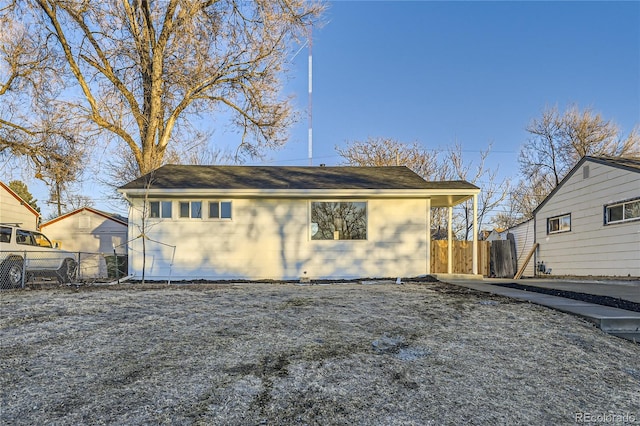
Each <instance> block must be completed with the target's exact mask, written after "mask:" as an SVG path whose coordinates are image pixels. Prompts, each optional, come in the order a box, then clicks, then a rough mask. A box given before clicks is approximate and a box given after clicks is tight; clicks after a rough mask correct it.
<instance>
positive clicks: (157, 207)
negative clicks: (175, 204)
mask: <svg viewBox="0 0 640 426" xmlns="http://www.w3.org/2000/svg"><path fill="white" fill-rule="evenodd" d="M149 217H152V218H171V201H151V202H149Z"/></svg>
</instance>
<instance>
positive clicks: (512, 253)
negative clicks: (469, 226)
mask: <svg viewBox="0 0 640 426" xmlns="http://www.w3.org/2000/svg"><path fill="white" fill-rule="evenodd" d="M517 269H518V260H517V258H516V241H515V239H514V237H513V234H507V239H506V240H496V241H491V272H492V274H491V276H494V277H496V278H513V276H514V275H515V274H516V271H517Z"/></svg>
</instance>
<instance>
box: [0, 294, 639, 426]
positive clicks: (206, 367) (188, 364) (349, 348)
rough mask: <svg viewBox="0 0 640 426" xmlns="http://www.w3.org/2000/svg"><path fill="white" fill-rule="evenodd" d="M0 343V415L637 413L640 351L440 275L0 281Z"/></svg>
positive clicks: (146, 418)
mask: <svg viewBox="0 0 640 426" xmlns="http://www.w3.org/2000/svg"><path fill="white" fill-rule="evenodd" d="M0 339H1V344H0V423H1V424H7V425H9V424H11V425H14V424H17V425H20V424H22V425H34V424H58V425H76V424H119V425H125V424H154V425H155V424H161V425H162V424H172V425H173V424H176V425H182V424H187V425H190V424H196V425H217V424H220V425H283V424H309V425H314V424H321V425H331V424H337V425H343V424H359V425H394V424H398V425H400V424H401V425H429V424H434V425H441V424H451V425H454V424H455V425H457V424H477V425H487V424H540V425H542V424H548V425H552V424H553V425H557V424H573V423H574V422H575V421H576V420H580V419H582V420H583V421H584V420H585V419H592V420H593V419H595V420H598V419H600V420H602V421H603V422H607V423H608V424H615V423H616V422H618V423H623V422H625V421H626V422H627V423H640V345H638V344H634V343H632V342H629V341H626V340H622V339H619V338H616V337H612V336H609V335H606V334H604V333H602V332H601V331H600V330H598V329H597V328H595V327H594V326H592V325H591V324H589V323H587V322H585V321H583V320H581V319H578V318H576V317H573V316H571V315H568V314H563V313H559V312H556V311H553V310H549V309H547V308H544V307H540V306H536V305H531V304H528V303H523V302H518V301H514V300H510V299H505V298H501V297H497V296H490V295H486V294H483V293H476V292H474V291H471V290H467V289H462V288H459V287H456V286H451V285H448V284H443V283H425V284H417V283H412V284H404V285H395V284H391V283H387V284H374V285H360V284H333V285H313V286H298V285H294V284H243V285H229V284H225V285H219V284H218V285H172V286H166V285H165V286H160V285H155V286H149V285H148V286H146V287H145V288H142V287H141V286H140V285H122V286H119V287H99V288H98V287H86V288H80V289H79V290H76V289H71V288H58V289H49V290H30V291H29V290H27V291H4V292H1V293H0ZM607 420H608V421H607Z"/></svg>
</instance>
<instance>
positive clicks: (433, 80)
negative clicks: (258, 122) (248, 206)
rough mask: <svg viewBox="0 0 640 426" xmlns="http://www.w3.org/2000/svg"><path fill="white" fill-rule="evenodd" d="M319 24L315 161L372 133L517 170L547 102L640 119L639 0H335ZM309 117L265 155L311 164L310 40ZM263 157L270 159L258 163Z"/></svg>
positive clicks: (302, 57)
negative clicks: (484, 153) (454, 148)
mask: <svg viewBox="0 0 640 426" xmlns="http://www.w3.org/2000/svg"><path fill="white" fill-rule="evenodd" d="M325 21H326V24H325V25H324V26H323V27H322V28H320V29H316V30H315V31H314V36H313V157H314V160H313V164H314V165H317V164H319V163H325V164H327V165H335V164H339V163H340V162H341V161H342V159H341V158H340V157H339V156H338V154H337V153H336V151H335V146H336V145H340V146H343V145H344V144H345V142H346V141H355V140H366V139H367V138H368V137H370V136H371V137H388V138H393V139H396V140H399V141H401V142H407V143H413V142H418V143H419V144H421V145H422V146H424V148H425V149H446V148H447V146H450V145H451V144H453V143H455V142H459V143H460V144H461V145H462V147H463V150H464V154H465V159H466V160H467V161H474V160H476V159H477V158H478V153H479V151H480V150H484V149H486V147H487V146H488V144H489V143H492V144H493V145H492V155H491V156H490V157H489V160H490V162H489V164H490V165H499V166H500V170H501V174H502V175H504V176H513V177H515V176H516V175H517V173H518V167H517V156H518V151H519V149H520V146H521V145H522V144H523V143H524V142H525V141H526V140H527V137H528V136H527V133H526V132H525V130H524V128H525V126H526V125H527V124H528V123H529V121H530V120H531V119H532V118H534V117H538V116H539V115H540V113H541V112H542V110H543V109H545V107H550V106H554V105H557V106H558V107H559V108H560V109H561V110H564V109H565V107H567V106H568V105H571V104H574V103H575V104H577V105H578V106H579V107H580V108H585V107H592V108H593V109H594V110H595V111H599V112H601V113H602V115H603V116H604V117H605V118H607V119H612V120H614V121H616V122H617V123H618V124H619V125H620V127H621V128H622V130H623V132H624V133H625V134H627V133H628V132H629V131H631V129H632V128H633V127H634V126H635V125H637V124H639V123H640V30H639V28H640V3H638V2H610V1H607V2H604V1H603V2H546V1H538V2H517V1H509V2H484V1H482V2H454V1H444V2H431V1H336V2H332V3H330V7H329V9H328V11H327V14H326V16H325ZM292 76H293V77H294V80H293V81H292V82H291V83H290V84H289V86H287V89H290V90H291V91H292V92H293V93H294V94H295V95H296V96H297V101H296V102H297V105H298V108H299V110H300V111H301V112H302V116H301V118H302V120H301V121H300V122H299V123H298V125H297V126H296V127H295V128H294V129H293V131H292V134H291V141H290V142H289V143H288V144H287V145H286V146H285V148H283V149H282V150H280V151H278V152H275V153H273V154H271V155H269V158H268V161H266V162H265V163H266V164H277V165H298V164H300V165H306V164H308V154H307V120H306V115H305V114H306V110H307V51H306V50H304V51H302V52H300V53H299V54H298V56H296V58H295V60H294V67H293V75H292ZM263 164H264V163H263Z"/></svg>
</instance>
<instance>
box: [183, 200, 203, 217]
mask: <svg viewBox="0 0 640 426" xmlns="http://www.w3.org/2000/svg"><path fill="white" fill-rule="evenodd" d="M180 217H183V218H184V217H186V218H191V219H202V201H180Z"/></svg>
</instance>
